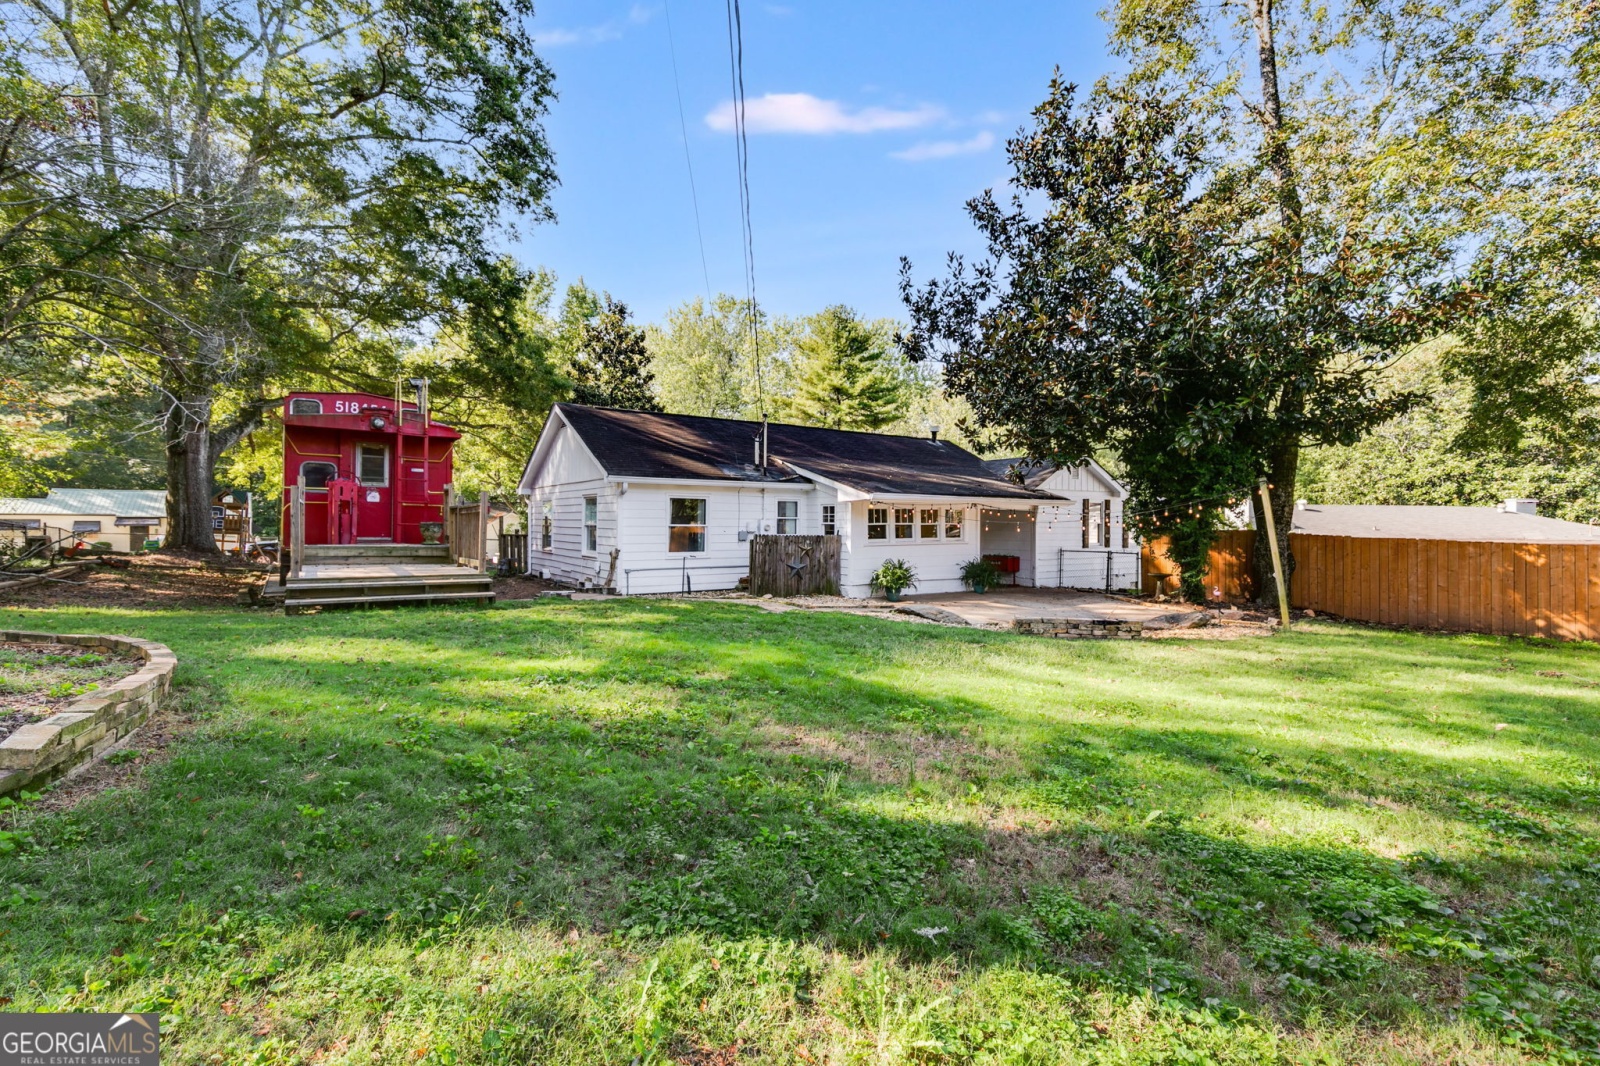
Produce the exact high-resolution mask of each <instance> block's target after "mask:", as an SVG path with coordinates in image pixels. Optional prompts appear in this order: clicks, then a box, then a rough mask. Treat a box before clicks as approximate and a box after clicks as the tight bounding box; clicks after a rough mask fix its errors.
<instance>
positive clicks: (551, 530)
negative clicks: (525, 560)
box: [539, 500, 556, 551]
mask: <svg viewBox="0 0 1600 1066" xmlns="http://www.w3.org/2000/svg"><path fill="white" fill-rule="evenodd" d="M555 533H556V524H555V521H554V520H553V519H552V518H551V517H550V501H549V500H546V501H544V508H543V514H542V515H541V516H540V518H539V547H540V548H543V549H544V550H545V551H552V550H553V549H554V548H555V542H556V537H555Z"/></svg>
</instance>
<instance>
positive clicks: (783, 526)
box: [778, 500, 800, 536]
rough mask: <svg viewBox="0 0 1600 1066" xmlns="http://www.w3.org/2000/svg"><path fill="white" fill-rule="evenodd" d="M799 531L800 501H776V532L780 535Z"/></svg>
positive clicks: (790, 534)
mask: <svg viewBox="0 0 1600 1066" xmlns="http://www.w3.org/2000/svg"><path fill="white" fill-rule="evenodd" d="M798 532H800V501H799V500H779V501H778V533H779V534H780V535H782V536H793V535H794V534H796V533H798Z"/></svg>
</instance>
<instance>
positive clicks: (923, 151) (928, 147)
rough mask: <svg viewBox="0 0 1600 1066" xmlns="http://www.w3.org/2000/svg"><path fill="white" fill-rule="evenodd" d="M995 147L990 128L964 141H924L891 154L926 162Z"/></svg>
mask: <svg viewBox="0 0 1600 1066" xmlns="http://www.w3.org/2000/svg"><path fill="white" fill-rule="evenodd" d="M993 147H994V134H992V133H990V132H989V131H988V130H981V131H979V132H978V134H977V135H976V136H974V137H970V138H968V139H967V140H964V141H923V142H922V143H921V144H913V145H912V146H911V147H910V148H906V149H904V150H902V151H899V152H890V153H889V154H890V155H892V156H893V157H894V158H896V159H903V160H905V161H906V162H908V163H924V162H927V161H928V160H930V159H949V158H950V157H951V156H955V155H972V154H973V153H974V152H987V151H988V150H989V149H990V148H993Z"/></svg>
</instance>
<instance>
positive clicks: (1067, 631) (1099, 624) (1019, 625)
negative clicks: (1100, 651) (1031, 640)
mask: <svg viewBox="0 0 1600 1066" xmlns="http://www.w3.org/2000/svg"><path fill="white" fill-rule="evenodd" d="M1011 628H1012V629H1014V630H1016V631H1017V632H1018V633H1030V634H1032V635H1034V636H1037V637H1061V638H1063V639H1066V640H1135V639H1137V638H1138V636H1139V634H1140V633H1142V632H1143V631H1144V623H1143V622H1113V621H1104V620H1101V619H1091V618H1018V619H1016V620H1015V621H1014V622H1012V623H1011Z"/></svg>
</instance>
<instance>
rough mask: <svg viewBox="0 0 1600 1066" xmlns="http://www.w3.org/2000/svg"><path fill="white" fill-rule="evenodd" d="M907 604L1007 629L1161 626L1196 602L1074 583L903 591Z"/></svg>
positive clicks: (1180, 618)
mask: <svg viewBox="0 0 1600 1066" xmlns="http://www.w3.org/2000/svg"><path fill="white" fill-rule="evenodd" d="M903 602H904V603H905V604H906V605H908V606H910V605H920V606H926V607H932V608H936V609H938V610H941V611H948V612H949V613H951V614H953V615H956V616H957V617H958V618H960V619H962V620H963V621H965V622H966V623H967V624H968V625H973V626H986V627H996V628H1001V629H1010V628H1011V627H1012V625H1013V624H1014V623H1015V622H1016V621H1017V620H1018V619H1036V618H1049V619H1071V620H1074V621H1092V622H1139V623H1141V624H1142V625H1144V626H1146V627H1148V628H1151V629H1161V628H1166V627H1168V626H1172V625H1176V624H1178V623H1181V622H1185V621H1188V620H1189V619H1190V617H1191V616H1192V615H1193V614H1194V613H1195V612H1197V611H1200V610H1201V608H1199V607H1191V606H1189V605H1186V604H1182V603H1140V602H1138V601H1136V600H1131V599H1125V598H1123V597H1120V596H1107V595H1103V594H1101V593H1098V592H1078V591H1075V590H1072V589H1040V588H999V589H990V590H989V591H987V592H984V593H976V592H946V593H929V594H926V595H912V596H907V597H905V599H904V601H903Z"/></svg>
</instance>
